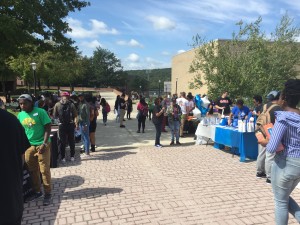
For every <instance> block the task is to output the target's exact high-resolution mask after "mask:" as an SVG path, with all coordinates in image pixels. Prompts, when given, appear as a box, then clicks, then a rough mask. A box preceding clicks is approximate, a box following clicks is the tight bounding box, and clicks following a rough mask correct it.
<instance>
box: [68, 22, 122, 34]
mask: <svg viewBox="0 0 300 225" xmlns="http://www.w3.org/2000/svg"><path fill="white" fill-rule="evenodd" d="M67 22H68V24H69V26H70V27H71V29H72V31H70V32H68V34H69V36H71V37H73V38H95V37H98V36H99V35H100V34H114V35H115V34H118V33H119V32H118V31H117V30H116V29H115V28H108V26H107V25H106V24H105V23H104V22H102V21H99V20H96V19H91V20H90V24H89V26H90V29H86V28H84V27H83V24H82V22H81V21H80V20H77V19H73V18H71V17H69V18H68V19H67Z"/></svg>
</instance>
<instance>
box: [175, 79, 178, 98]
mask: <svg viewBox="0 0 300 225" xmlns="http://www.w3.org/2000/svg"><path fill="white" fill-rule="evenodd" d="M177 83H178V78H176V86H175V94H176V95H177Z"/></svg>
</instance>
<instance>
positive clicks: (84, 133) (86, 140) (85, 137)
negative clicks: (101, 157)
mask: <svg viewBox="0 0 300 225" xmlns="http://www.w3.org/2000/svg"><path fill="white" fill-rule="evenodd" d="M89 126H90V125H89V124H88V125H87V126H85V125H84V124H82V123H80V124H79V129H80V133H81V138H82V141H83V145H84V151H85V153H86V154H87V155H89V154H90V134H89Z"/></svg>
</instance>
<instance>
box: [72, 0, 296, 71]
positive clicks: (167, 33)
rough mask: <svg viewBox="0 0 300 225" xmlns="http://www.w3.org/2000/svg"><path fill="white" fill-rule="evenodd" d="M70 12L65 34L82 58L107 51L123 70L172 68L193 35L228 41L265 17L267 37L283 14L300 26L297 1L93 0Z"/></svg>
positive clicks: (263, 24)
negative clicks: (246, 25)
mask: <svg viewBox="0 0 300 225" xmlns="http://www.w3.org/2000/svg"><path fill="white" fill-rule="evenodd" d="M90 3H91V6H88V7H86V8H84V9H82V10H81V11H76V12H74V13H71V14H69V16H68V17H67V18H66V21H67V22H68V23H69V26H70V27H71V29H72V31H71V32H69V33H67V36H68V37H71V38H72V39H73V40H74V41H75V45H76V46H78V48H79V51H81V52H82V54H83V55H86V56H92V55H93V52H94V51H95V50H96V47H99V46H100V47H101V48H105V49H108V50H109V51H111V52H113V53H114V54H115V55H116V57H117V58H119V59H120V60H121V63H122V66H123V67H124V69H125V70H136V69H156V68H170V67H171V62H172V57H174V56H175V55H176V54H180V53H182V52H185V51H188V50H190V49H191V48H192V44H193V37H194V36H195V35H197V34H198V35H200V36H201V37H203V38H205V39H206V40H208V41H209V40H216V39H230V38H231V37H232V33H233V32H234V31H237V30H238V26H236V23H237V22H239V21H241V20H242V21H243V22H246V23H249V22H254V21H255V20H257V19H258V17H259V16H261V17H262V20H263V21H262V30H263V31H265V32H266V35H269V34H270V33H271V32H272V31H274V29H275V27H276V25H277V24H278V23H279V21H280V18H281V17H282V16H283V15H284V14H285V13H288V15H289V16H290V17H292V18H294V21H295V24H296V25H299V23H300V1H298V0H90Z"/></svg>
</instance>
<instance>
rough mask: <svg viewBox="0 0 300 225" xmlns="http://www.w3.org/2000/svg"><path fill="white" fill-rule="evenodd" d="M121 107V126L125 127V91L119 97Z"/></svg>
mask: <svg viewBox="0 0 300 225" xmlns="http://www.w3.org/2000/svg"><path fill="white" fill-rule="evenodd" d="M119 107H120V127H121V128H125V125H124V124H123V123H124V116H125V108H126V103H125V94H124V93H123V94H122V95H121V97H120V99H119Z"/></svg>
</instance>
